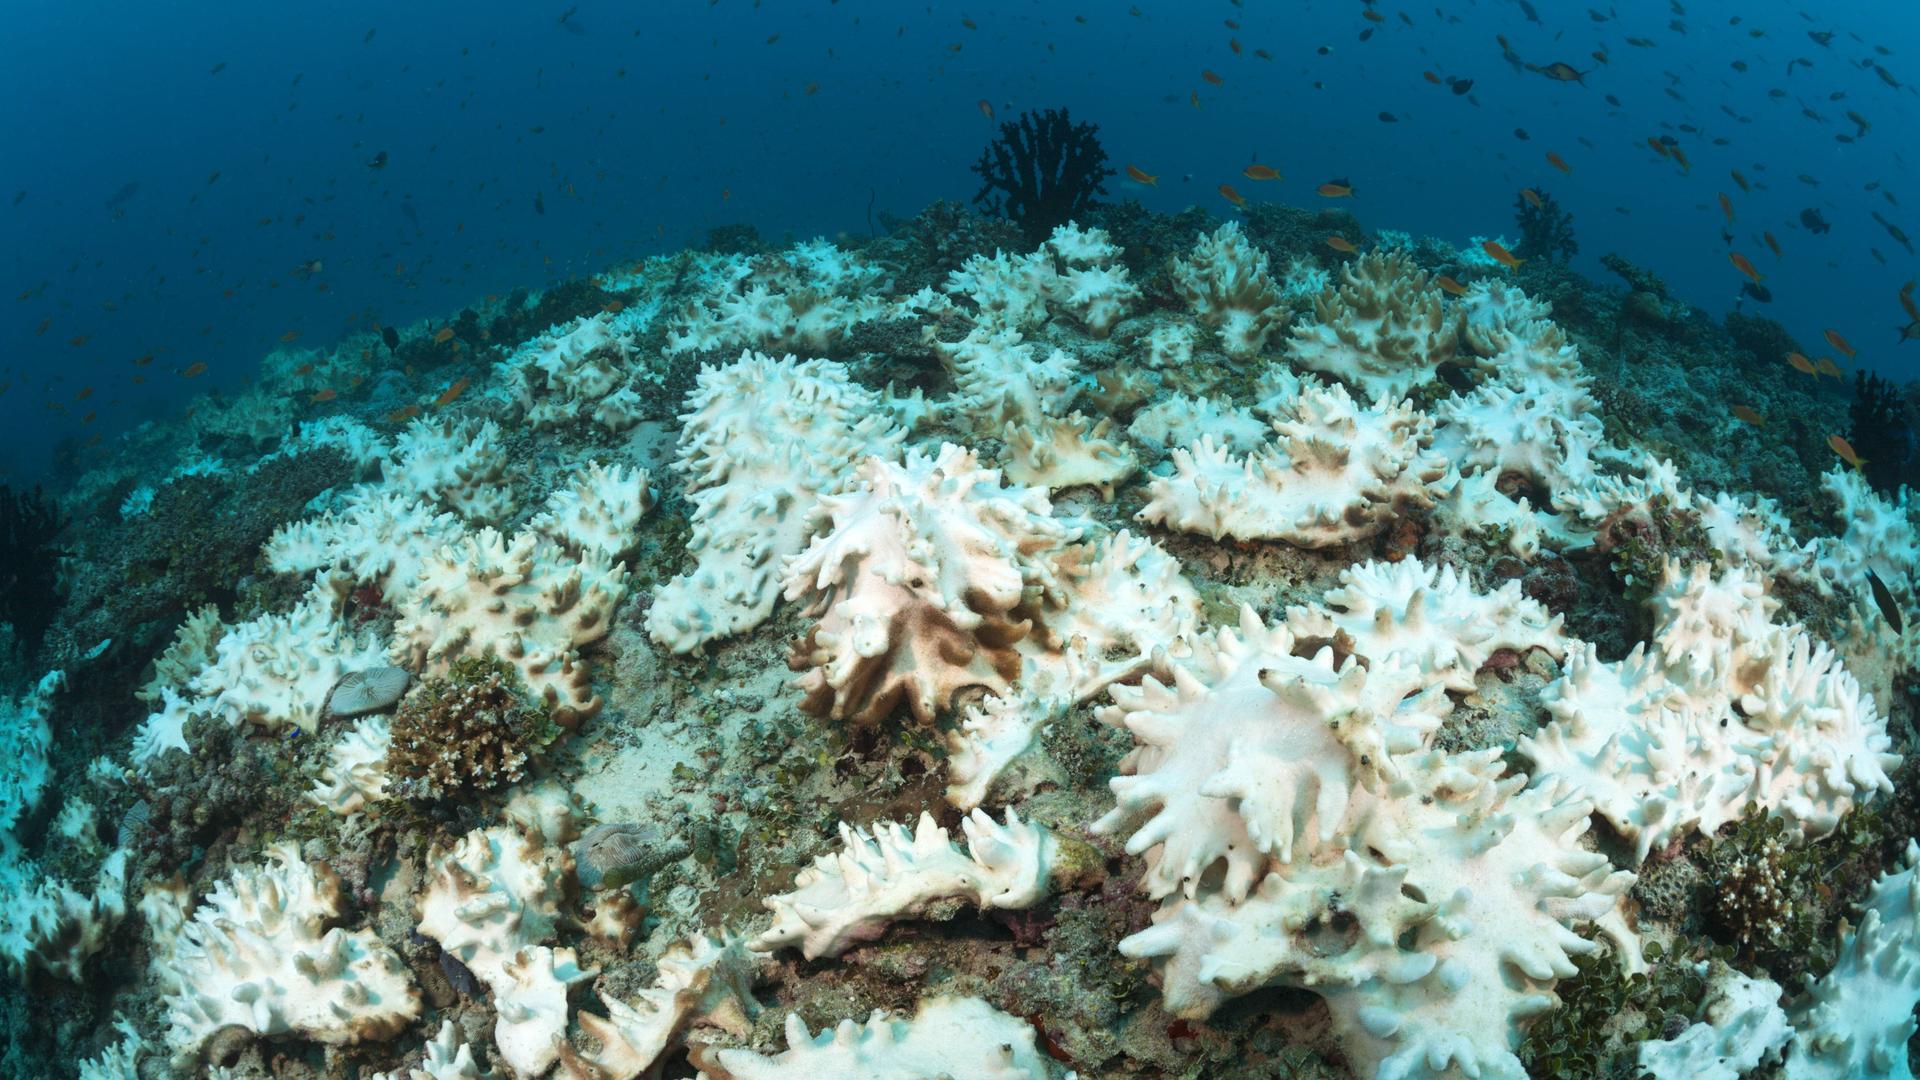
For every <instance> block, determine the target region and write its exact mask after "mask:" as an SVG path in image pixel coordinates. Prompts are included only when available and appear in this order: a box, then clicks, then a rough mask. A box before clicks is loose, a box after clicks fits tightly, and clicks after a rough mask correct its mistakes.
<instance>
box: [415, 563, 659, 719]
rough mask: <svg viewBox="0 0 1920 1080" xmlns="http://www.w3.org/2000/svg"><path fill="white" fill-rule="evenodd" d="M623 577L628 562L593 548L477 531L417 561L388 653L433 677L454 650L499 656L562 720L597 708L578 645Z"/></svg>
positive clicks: (598, 633)
mask: <svg viewBox="0 0 1920 1080" xmlns="http://www.w3.org/2000/svg"><path fill="white" fill-rule="evenodd" d="M626 583H627V570H626V565H625V564H624V563H613V562H611V561H610V560H609V559H608V558H607V557H606V556H605V555H602V554H599V553H598V552H594V551H586V552H583V553H581V554H580V555H578V556H574V555H571V554H569V553H568V552H567V551H566V550H565V549H564V548H562V547H561V546H560V545H558V544H556V543H554V542H553V541H551V540H549V539H547V538H546V537H544V536H541V535H540V534H539V533H536V532H531V531H528V532H520V533H516V534H515V535H514V536H512V537H511V538H509V537H505V536H502V535H501V534H500V533H498V532H496V531H495V530H493V529H490V528H489V529H482V530H481V531H480V532H478V533H475V534H472V535H469V536H464V537H462V538H461V539H459V540H457V541H455V542H454V543H451V544H448V545H446V546H445V547H442V548H441V549H440V551H439V552H438V553H437V554H435V555H434V556H432V557H431V558H429V559H427V560H426V562H425V563H424V564H423V565H422V566H421V569H420V575H419V577H418V579H417V580H416V581H415V582H414V585H413V588H412V589H411V590H409V592H408V595H407V598H406V600H405V602H404V603H403V604H402V606H401V608H400V616H399V621H398V622H397V623H396V624H395V625H394V640H393V646H392V650H391V655H392V658H393V661H394V662H395V663H398V664H403V665H407V666H410V667H412V668H414V669H415V671H416V672H417V673H420V674H433V675H440V674H445V673H446V671H447V669H448V668H449V667H450V666H451V665H452V663H453V661H455V660H458V659H460V658H461V657H465V656H485V655H489V654H490V655H493V656H497V657H499V658H500V659H501V660H504V661H506V662H507V663H509V664H512V665H513V666H514V667H515V668H516V669H517V670H518V671H519V673H520V677H521V679H522V680H523V681H524V682H525V683H526V685H527V686H528V687H529V688H530V689H531V690H532V691H533V692H534V695H535V696H536V697H537V698H539V699H540V700H542V701H544V702H545V703H546V704H547V705H548V706H549V707H550V708H552V709H553V715H554V717H555V719H556V720H557V721H559V722H560V723H563V724H568V723H571V722H572V721H574V720H575V719H578V718H579V717H583V716H591V715H592V714H593V713H594V712H596V711H598V710H599V708H600V704H601V699H600V697H599V696H598V695H597V694H595V693H594V692H593V686H592V673H591V672H590V671H589V669H588V666H587V663H586V661H585V660H583V659H581V656H580V649H581V648H582V647H584V646H586V645H589V644H591V643H593V642H595V641H597V640H599V639H600V638H602V637H604V636H605V635H606V633H607V631H608V629H609V628H610V626H611V623H612V619H613V611H614V608H615V607H617V606H618V605H619V603H620V600H621V598H622V597H623V596H624V595H625V593H626Z"/></svg>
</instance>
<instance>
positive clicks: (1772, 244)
mask: <svg viewBox="0 0 1920 1080" xmlns="http://www.w3.org/2000/svg"><path fill="white" fill-rule="evenodd" d="M1760 239H1762V240H1765V241H1766V242H1767V246H1768V247H1769V248H1772V249H1773V257H1774V258H1776V259H1779V258H1785V256H1783V255H1781V254H1780V241H1778V240H1775V239H1774V238H1773V234H1772V233H1770V232H1763V233H1761V234H1760Z"/></svg>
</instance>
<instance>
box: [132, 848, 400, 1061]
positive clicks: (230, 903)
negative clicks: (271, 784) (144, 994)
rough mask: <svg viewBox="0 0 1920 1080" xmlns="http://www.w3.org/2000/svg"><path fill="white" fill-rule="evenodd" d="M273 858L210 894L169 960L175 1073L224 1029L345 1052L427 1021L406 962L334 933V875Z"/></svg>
mask: <svg viewBox="0 0 1920 1080" xmlns="http://www.w3.org/2000/svg"><path fill="white" fill-rule="evenodd" d="M267 856H268V858H269V859H270V860H271V861H270V862H269V863H268V865H265V866H261V867H242V868H240V869H238V870H236V871H234V873H233V874H232V875H231V876H230V877H228V878H227V879H225V880H223V881H221V882H220V883H218V884H216V885H215V886H214V888H213V892H212V893H210V894H208V896H207V899H206V902H205V903H204V904H203V905H202V906H201V907H200V909H199V910H198V911H196V912H195V913H194V915H193V918H192V919H191V920H189V921H188V922H187V924H186V926H185V927H184V928H182V930H181V932H180V936H179V938H178V939H177V940H176V941H175V942H174V945H173V948H172V950H171V953H170V954H169V955H168V956H167V958H166V959H165V960H164V961H163V962H162V964H163V966H164V968H165V969H166V974H165V976H164V977H163V979H162V981H163V984H165V985H169V986H172V987H175V988H176V989H175V990H173V991H172V992H171V993H169V994H168V996H167V998H166V1001H165V1005H166V1011H167V1023H168V1025H169V1026H168V1030H167V1043H168V1045H169V1046H170V1047H171V1048H172V1050H173V1055H174V1064H175V1066H176V1067H178V1068H186V1067H188V1066H189V1065H190V1064H191V1063H192V1062H193V1061H194V1060H195V1059H196V1058H198V1057H199V1055H200V1052H201V1048H202V1047H203V1046H204V1045H205V1044H206V1042H207V1040H208V1039H209V1038H211V1037H212V1036H213V1035H214V1033H215V1032H217V1031H219V1030H220V1029H221V1028H224V1027H228V1026H237V1027H240V1028H243V1029H245V1030H247V1031H251V1032H253V1033H254V1034H256V1035H286V1034H291V1035H297V1036H300V1037H301V1038H306V1039H312V1040H314V1041H316V1042H324V1043H331V1044H342V1043H356V1042H360V1041H362V1040H366V1039H387V1038H391V1037H393V1036H394V1035H395V1034H398V1033H399V1031H400V1030H401V1029H402V1028H404V1027H405V1026H406V1025H407V1024H408V1023H410V1022H411V1021H412V1020H413V1019H414V1018H415V1017H417V1016H419V1015H420V992H419V991H418V990H417V989H415V988H414V985H413V980H412V978H411V977H410V976H409V975H408V972H407V967H406V965H405V964H403V963H402V962H401V961H400V958H399V957H398V956H395V955H394V954H393V952H392V950H390V949H388V948H387V947H386V946H385V945H384V944H382V943H381V941H380V939H379V938H377V937H375V936H374V934H373V932H372V931H370V930H354V931H346V930H341V929H338V928H335V929H331V930H329V929H327V924H328V923H329V922H331V921H332V920H334V919H336V918H338V917H339V916H340V914H341V909H342V905H343V901H344V897H343V894H342V890H341V885H340V877H339V875H337V874H335V873H334V872H333V871H332V870H330V869H328V868H327V867H326V866H324V865H313V864H309V863H307V862H306V861H304V860H303V859H301V857H300V853H299V851H298V850H297V849H295V848H294V847H293V846H292V845H291V844H281V845H279V846H276V847H272V848H269V849H268V851H267Z"/></svg>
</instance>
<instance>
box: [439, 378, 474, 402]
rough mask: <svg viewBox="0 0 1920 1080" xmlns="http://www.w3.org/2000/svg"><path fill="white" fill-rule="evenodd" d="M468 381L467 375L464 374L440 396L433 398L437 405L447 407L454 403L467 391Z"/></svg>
mask: <svg viewBox="0 0 1920 1080" xmlns="http://www.w3.org/2000/svg"><path fill="white" fill-rule="evenodd" d="M467 382H468V379H467V377H466V376H464V375H462V376H461V377H460V378H459V380H458V381H456V382H455V383H454V384H453V385H452V386H449V387H447V388H446V389H445V390H442V391H441V392H440V396H439V397H437V398H434V399H433V403H434V405H435V406H436V407H445V406H448V405H451V404H453V403H454V401H456V400H457V399H458V398H459V397H460V395H461V394H464V393H466V392H467Z"/></svg>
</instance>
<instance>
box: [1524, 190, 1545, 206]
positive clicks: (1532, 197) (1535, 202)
mask: <svg viewBox="0 0 1920 1080" xmlns="http://www.w3.org/2000/svg"><path fill="white" fill-rule="evenodd" d="M1520 197H1521V198H1523V199H1525V200H1527V203H1528V204H1529V205H1531V206H1532V207H1533V208H1534V209H1535V210H1538V209H1540V208H1541V207H1542V206H1545V205H1546V203H1543V202H1541V201H1540V193H1539V192H1537V191H1535V190H1533V189H1532V188H1530V187H1523V188H1521V189H1520Z"/></svg>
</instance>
